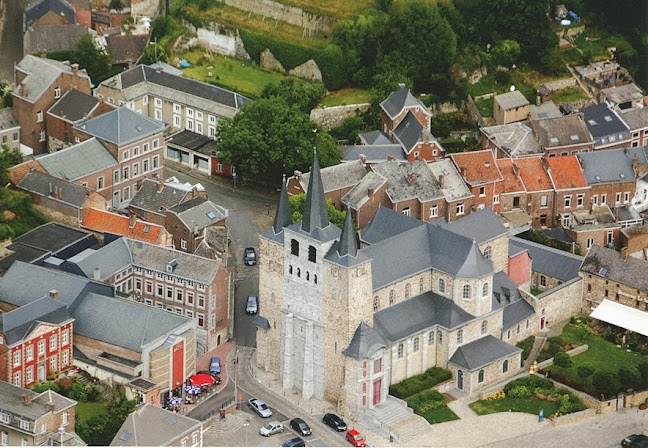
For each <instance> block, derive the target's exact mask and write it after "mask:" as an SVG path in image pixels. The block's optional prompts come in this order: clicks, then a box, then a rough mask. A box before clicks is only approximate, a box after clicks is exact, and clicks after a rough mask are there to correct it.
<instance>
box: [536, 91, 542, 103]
mask: <svg viewBox="0 0 648 448" xmlns="http://www.w3.org/2000/svg"><path fill="white" fill-rule="evenodd" d="M541 104H542V96H541V95H540V91H539V90H536V106H537V107H540V105H541Z"/></svg>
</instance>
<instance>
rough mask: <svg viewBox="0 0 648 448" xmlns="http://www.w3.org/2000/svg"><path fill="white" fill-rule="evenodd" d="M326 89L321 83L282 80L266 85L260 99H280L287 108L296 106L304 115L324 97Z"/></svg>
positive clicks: (291, 79)
mask: <svg viewBox="0 0 648 448" xmlns="http://www.w3.org/2000/svg"><path fill="white" fill-rule="evenodd" d="M325 93H326V89H325V88H324V85H323V84H321V83H308V82H307V83H304V82H301V81H298V80H297V79H295V78H284V79H282V80H281V81H280V82H279V83H271V84H266V86H265V87H264V88H263V91H262V92H261V97H262V98H280V99H283V100H284V101H285V102H286V104H288V105H289V106H297V108H299V110H301V111H302V112H304V113H307V114H308V113H310V111H311V110H313V108H314V107H315V106H317V105H318V104H319V102H320V101H321V100H322V98H323V97H324V94H325Z"/></svg>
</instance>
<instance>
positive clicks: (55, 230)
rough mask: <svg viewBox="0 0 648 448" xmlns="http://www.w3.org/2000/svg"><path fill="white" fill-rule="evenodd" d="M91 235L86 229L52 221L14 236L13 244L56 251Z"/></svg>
mask: <svg viewBox="0 0 648 448" xmlns="http://www.w3.org/2000/svg"><path fill="white" fill-rule="evenodd" d="M90 236H92V234H91V233H90V232H86V231H85V230H81V229H77V228H75V227H70V226H66V225H65V224H60V223H57V222H54V221H52V222H48V223H46V224H43V225H42V226H38V227H36V228H35V229H32V230H30V231H29V232H27V233H24V234H22V235H20V236H18V237H16V238H14V239H13V242H12V244H16V243H21V244H25V245H27V246H30V247H35V248H38V249H43V250H46V251H48V252H54V253H55V252H58V251H60V250H61V249H64V248H65V247H68V246H70V245H73V244H76V243H78V242H80V241H82V240H85V239H87V238H88V237H90ZM95 242H96V240H95ZM9 249H11V246H9Z"/></svg>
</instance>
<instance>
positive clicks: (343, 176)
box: [299, 159, 367, 193]
mask: <svg viewBox="0 0 648 448" xmlns="http://www.w3.org/2000/svg"><path fill="white" fill-rule="evenodd" d="M311 171H312V169H311ZM366 174H367V169H366V168H365V166H364V164H363V163H362V162H361V161H360V160H358V159H356V160H355V162H352V163H340V164H338V165H332V166H327V167H326V168H322V169H320V176H321V178H322V185H323V187H324V192H325V193H326V192H329V191H333V190H338V189H340V188H344V187H353V186H354V185H356V184H357V183H358V182H360V179H362V178H363V177H364V176H365V175H366ZM310 176H311V173H304V174H302V175H301V179H300V181H299V182H300V184H301V186H302V189H303V190H304V191H308V187H307V185H308V184H309V182H310Z"/></svg>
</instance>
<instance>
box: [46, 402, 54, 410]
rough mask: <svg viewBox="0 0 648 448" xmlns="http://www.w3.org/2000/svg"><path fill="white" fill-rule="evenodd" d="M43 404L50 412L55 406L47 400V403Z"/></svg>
mask: <svg viewBox="0 0 648 448" xmlns="http://www.w3.org/2000/svg"><path fill="white" fill-rule="evenodd" d="M45 406H47V410H48V411H50V412H54V411H55V410H56V406H55V405H54V402H52V401H48V402H47V403H45Z"/></svg>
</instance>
